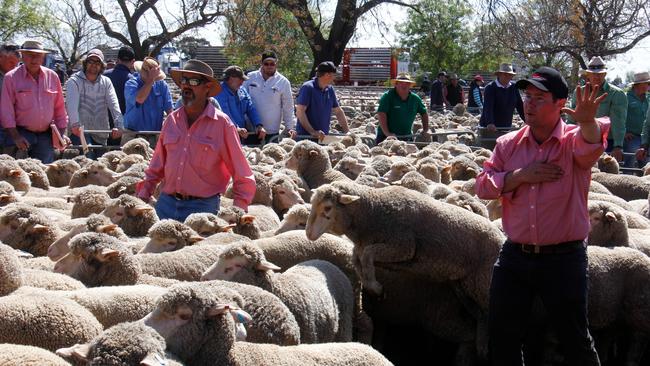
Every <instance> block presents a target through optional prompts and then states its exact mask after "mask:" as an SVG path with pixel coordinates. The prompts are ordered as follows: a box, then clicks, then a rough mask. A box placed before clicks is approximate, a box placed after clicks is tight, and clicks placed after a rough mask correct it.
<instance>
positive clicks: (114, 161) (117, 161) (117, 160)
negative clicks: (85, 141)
mask: <svg viewBox="0 0 650 366" xmlns="http://www.w3.org/2000/svg"><path fill="white" fill-rule="evenodd" d="M119 163H120V159H118V158H113V160H111V164H119Z"/></svg>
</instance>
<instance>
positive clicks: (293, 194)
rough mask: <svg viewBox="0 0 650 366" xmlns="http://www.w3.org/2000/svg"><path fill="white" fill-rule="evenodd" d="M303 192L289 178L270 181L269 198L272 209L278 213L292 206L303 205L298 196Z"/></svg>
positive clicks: (277, 178)
mask: <svg viewBox="0 0 650 366" xmlns="http://www.w3.org/2000/svg"><path fill="white" fill-rule="evenodd" d="M304 191H305V190H304V189H303V188H300V187H298V185H297V184H296V183H294V181H293V180H291V178H289V177H287V176H284V175H282V176H279V177H276V178H273V179H272V180H271V196H272V201H273V208H274V209H275V210H276V211H278V212H284V211H286V210H288V209H289V208H291V207H292V206H293V205H297V204H302V203H305V201H304V200H303V199H302V197H300V194H301V193H303V192H304Z"/></svg>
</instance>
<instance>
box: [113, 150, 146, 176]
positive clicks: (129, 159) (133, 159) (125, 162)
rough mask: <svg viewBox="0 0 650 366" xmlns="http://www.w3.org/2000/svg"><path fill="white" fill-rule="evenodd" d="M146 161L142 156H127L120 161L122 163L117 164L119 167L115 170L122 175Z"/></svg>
mask: <svg viewBox="0 0 650 366" xmlns="http://www.w3.org/2000/svg"><path fill="white" fill-rule="evenodd" d="M144 162H145V159H144V157H143V156H142V155H139V154H130V155H126V156H125V157H123V158H122V159H120V163H119V164H117V167H116V168H115V172H116V173H122V172H125V171H126V170H128V169H129V168H130V167H131V166H133V165H135V164H139V163H144Z"/></svg>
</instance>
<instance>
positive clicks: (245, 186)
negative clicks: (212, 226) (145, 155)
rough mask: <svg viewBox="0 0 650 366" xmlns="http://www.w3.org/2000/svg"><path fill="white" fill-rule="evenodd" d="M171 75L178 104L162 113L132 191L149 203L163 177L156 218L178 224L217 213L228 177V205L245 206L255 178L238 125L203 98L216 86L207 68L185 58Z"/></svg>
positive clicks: (245, 208) (252, 193)
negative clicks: (150, 154)
mask: <svg viewBox="0 0 650 366" xmlns="http://www.w3.org/2000/svg"><path fill="white" fill-rule="evenodd" d="M171 77H172V79H173V80H174V82H175V83H176V85H178V86H179V88H181V91H182V97H183V106H182V107H181V108H179V109H178V110H176V111H174V112H172V113H171V114H170V115H169V116H167V118H166V120H165V123H164V124H163V127H162V131H161V132H160V137H159V139H158V143H157V144H156V149H155V151H154V154H153V158H152V159H151V162H150V163H149V167H148V168H147V170H146V171H145V179H144V180H143V181H142V182H140V183H138V185H137V188H136V195H137V196H138V197H140V198H142V199H143V200H145V201H149V199H150V198H151V195H152V193H153V191H154V189H155V188H156V185H157V184H158V183H159V182H160V181H161V180H162V181H163V182H162V186H161V189H160V191H161V193H160V197H159V198H158V202H157V203H156V213H157V214H158V217H159V218H160V219H174V220H178V221H180V222H183V221H185V219H186V218H187V216H189V215H190V214H192V213H195V212H209V213H214V214H216V213H217V211H219V203H220V195H221V194H222V193H224V192H225V191H226V188H227V186H228V183H229V181H230V178H231V177H232V179H233V198H234V202H233V203H234V205H235V206H237V207H240V208H242V209H243V210H247V209H248V205H249V204H250V203H251V201H252V200H253V196H254V195H255V178H254V177H253V173H252V171H251V168H250V166H249V165H248V161H247V160H246V158H245V157H244V154H243V152H242V149H241V145H240V144H239V135H238V134H237V128H236V127H235V125H234V124H233V123H232V122H231V121H230V119H229V118H228V116H226V115H225V114H224V113H223V112H221V111H219V110H217V109H216V108H215V107H214V106H213V105H212V104H211V103H209V102H208V98H209V97H211V96H214V95H217V94H218V93H219V92H220V89H221V86H220V85H219V82H218V81H217V80H216V79H215V78H214V77H213V73H212V69H211V68H210V66H208V65H207V64H205V63H203V62H201V61H198V60H189V61H187V62H186V63H185V66H184V67H183V69H182V70H171Z"/></svg>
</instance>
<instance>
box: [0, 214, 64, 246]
mask: <svg viewBox="0 0 650 366" xmlns="http://www.w3.org/2000/svg"><path fill="white" fill-rule="evenodd" d="M62 235H63V233H62V232H61V230H59V228H58V227H57V226H56V225H55V224H54V223H53V222H52V221H51V220H50V219H49V218H48V217H47V216H45V215H44V214H43V213H41V211H40V210H38V209H36V208H34V207H31V206H27V205H24V204H16V203H12V204H11V205H9V206H7V207H6V208H5V209H4V211H2V213H0V241H2V242H3V243H5V244H7V245H9V246H10V247H12V248H15V249H20V250H24V251H26V252H28V253H31V254H33V255H35V256H43V255H46V254H47V248H48V247H49V246H50V244H52V243H53V242H54V241H55V240H56V239H58V238H59V237H60V236H62Z"/></svg>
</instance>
